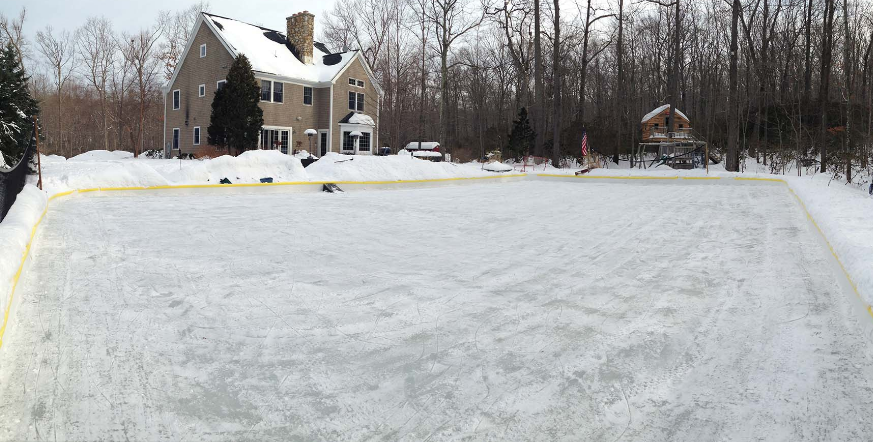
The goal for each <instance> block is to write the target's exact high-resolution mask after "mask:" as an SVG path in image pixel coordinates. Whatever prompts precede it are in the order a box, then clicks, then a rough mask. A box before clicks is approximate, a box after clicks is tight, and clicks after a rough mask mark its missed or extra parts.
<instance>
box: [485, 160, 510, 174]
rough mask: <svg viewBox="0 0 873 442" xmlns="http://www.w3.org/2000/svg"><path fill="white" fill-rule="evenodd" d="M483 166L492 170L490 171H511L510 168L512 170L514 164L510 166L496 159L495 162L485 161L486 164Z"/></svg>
mask: <svg viewBox="0 0 873 442" xmlns="http://www.w3.org/2000/svg"><path fill="white" fill-rule="evenodd" d="M482 168H483V169H485V170H487V171H490V172H509V171H510V170H512V166H510V165H508V164H503V163H499V162H497V161H495V162H493V163H485V165H484V166H482Z"/></svg>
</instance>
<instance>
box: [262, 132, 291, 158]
mask: <svg viewBox="0 0 873 442" xmlns="http://www.w3.org/2000/svg"><path fill="white" fill-rule="evenodd" d="M288 137H289V131H287V130H282V129H261V143H260V146H261V149H263V150H279V151H281V152H282V153H284V154H287V153H288Z"/></svg>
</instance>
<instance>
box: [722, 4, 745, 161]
mask: <svg viewBox="0 0 873 442" xmlns="http://www.w3.org/2000/svg"><path fill="white" fill-rule="evenodd" d="M741 8H742V5H740V0H733V7H732V8H731V9H732V11H731V48H730V50H731V53H730V74H729V75H730V92H729V93H730V96H729V97H728V134H727V135H728V142H727V158H726V160H725V162H726V163H727V164H726V166H727V170H728V171H730V172H739V170H740V167H739V149H738V147H739V146H738V145H737V143H738V141H739V130H740V128H739V121H738V120H739V115H738V112H739V104H738V103H737V101H738V96H737V51H738V50H739V46H738V42H737V39H738V37H739V35H738V29H737V25H738V22H739V18H740V10H741Z"/></svg>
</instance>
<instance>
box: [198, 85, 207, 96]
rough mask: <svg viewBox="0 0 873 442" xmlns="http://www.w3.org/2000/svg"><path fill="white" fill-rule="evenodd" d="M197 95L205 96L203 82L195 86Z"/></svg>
mask: <svg viewBox="0 0 873 442" xmlns="http://www.w3.org/2000/svg"><path fill="white" fill-rule="evenodd" d="M197 96H198V97H205V96H206V85H205V84H201V85H200V86H197Z"/></svg>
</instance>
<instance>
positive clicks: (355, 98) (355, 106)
mask: <svg viewBox="0 0 873 442" xmlns="http://www.w3.org/2000/svg"><path fill="white" fill-rule="evenodd" d="M349 110H356V111H358V112H363V111H364V94H358V93H355V92H349Z"/></svg>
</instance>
